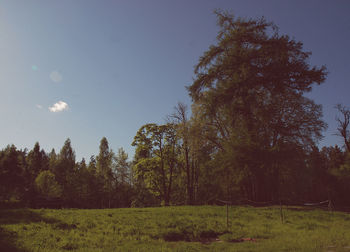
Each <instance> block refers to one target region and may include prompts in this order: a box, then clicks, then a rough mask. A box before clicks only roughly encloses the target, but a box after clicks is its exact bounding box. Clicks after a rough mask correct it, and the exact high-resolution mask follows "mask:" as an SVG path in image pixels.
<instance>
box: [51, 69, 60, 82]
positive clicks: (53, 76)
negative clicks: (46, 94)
mask: <svg viewBox="0 0 350 252" xmlns="http://www.w3.org/2000/svg"><path fill="white" fill-rule="evenodd" d="M50 79H51V80H52V81H53V82H56V83H59V82H61V81H62V74H60V73H59V72H57V71H52V72H51V73H50Z"/></svg>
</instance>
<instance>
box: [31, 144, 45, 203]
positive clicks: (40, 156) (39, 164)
mask: <svg viewBox="0 0 350 252" xmlns="http://www.w3.org/2000/svg"><path fill="white" fill-rule="evenodd" d="M26 162H27V165H26V168H27V169H26V190H27V192H26V198H27V200H29V201H31V200H33V199H34V198H35V179H36V177H37V176H38V174H39V173H40V172H41V171H43V170H44V169H47V160H46V154H45V152H44V151H40V145H39V143H38V142H36V143H35V145H34V148H33V150H31V151H30V152H29V153H28V155H27V156H26Z"/></svg>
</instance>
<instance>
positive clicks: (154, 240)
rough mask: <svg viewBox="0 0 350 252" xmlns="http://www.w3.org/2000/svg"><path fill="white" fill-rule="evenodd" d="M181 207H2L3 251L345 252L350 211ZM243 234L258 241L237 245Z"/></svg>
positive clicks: (349, 233)
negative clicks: (282, 218)
mask: <svg viewBox="0 0 350 252" xmlns="http://www.w3.org/2000/svg"><path fill="white" fill-rule="evenodd" d="M284 214H285V221H284V223H283V224H282V223H281V220H280V210H279V208H278V207H266V208H253V207H231V208H230V209H229V215H230V218H229V227H228V228H227V227H226V210H225V207H219V206H196V207H190V206H184V207H163V208H131V209H130V208H129V209H104V210H79V209H63V210H51V209H39V210H33V209H13V210H0V251H69V250H71V251H349V252H350V214H347V213H341V212H334V213H331V212H327V211H323V210H307V209H302V208H293V209H285V210H284ZM241 238H253V239H255V241H244V242H239V241H240V239H241Z"/></svg>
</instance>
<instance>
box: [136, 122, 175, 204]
mask: <svg viewBox="0 0 350 252" xmlns="http://www.w3.org/2000/svg"><path fill="white" fill-rule="evenodd" d="M132 145H133V146H136V154H135V160H136V164H135V165H134V171H133V172H134V176H135V178H136V180H142V181H143V182H144V183H145V186H146V188H147V189H148V190H150V191H151V192H152V193H153V194H154V195H156V196H157V197H158V198H159V199H160V200H161V201H162V203H163V204H164V205H166V206H167V205H169V203H170V201H171V195H172V185H173V177H174V174H175V171H176V167H177V159H176V155H177V152H178V147H177V137H176V131H175V128H174V125H172V124H165V125H157V124H146V125H144V126H142V127H141V128H140V129H139V130H138V132H137V134H136V136H135V138H134V141H133V143H132Z"/></svg>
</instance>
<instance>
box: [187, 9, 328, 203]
mask: <svg viewBox="0 0 350 252" xmlns="http://www.w3.org/2000/svg"><path fill="white" fill-rule="evenodd" d="M215 13H216V15H217V17H218V25H219V27H220V30H219V33H218V36H217V44H215V45H212V46H210V48H209V50H208V51H206V52H205V53H204V55H203V56H202V57H201V58H200V60H199V63H198V64H197V65H196V67H195V75H196V76H195V79H194V82H193V84H192V85H190V86H189V87H188V90H189V94H190V96H191V98H192V100H193V102H194V103H195V104H196V106H197V107H198V108H199V109H198V113H200V115H201V118H202V120H203V121H204V122H205V127H203V129H204V130H205V131H206V138H207V139H208V140H209V141H211V142H212V143H213V144H214V145H215V146H216V149H217V152H216V153H217V159H218V162H219V163H220V166H221V167H223V168H224V169H223V172H222V175H223V176H224V178H225V179H226V181H227V182H226V186H227V187H232V183H231V182H230V181H232V178H230V176H231V175H233V176H235V174H240V175H239V176H241V177H242V179H241V182H242V185H243V187H244V188H245V193H246V194H247V196H248V197H249V198H252V199H267V198H269V199H276V200H277V199H278V198H279V197H280V191H281V190H280V186H281V181H282V176H283V174H282V172H281V169H283V168H284V167H287V166H288V163H286V162H285V159H281V158H280V157H281V156H283V155H280V154H281V153H284V152H288V153H293V148H294V149H295V150H297V149H298V148H299V147H300V146H303V148H306V147H310V149H311V146H313V145H314V143H315V142H317V141H318V140H319V139H320V138H321V137H322V131H323V130H324V129H325V128H326V124H325V123H324V122H323V121H322V119H321V117H322V108H321V106H320V105H317V104H315V103H314V102H313V101H312V100H311V99H309V98H307V97H305V96H304V94H305V93H306V92H309V91H310V90H311V89H312V85H313V84H321V83H322V82H323V81H324V80H325V77H326V74H327V73H326V69H325V67H324V66H322V67H316V66H310V65H309V63H308V59H309V57H310V55H311V53H310V52H305V51H303V49H302V43H301V42H297V41H295V40H293V39H291V38H290V37H289V36H287V35H280V34H279V32H278V28H277V27H276V26H275V25H274V24H273V23H270V22H267V21H266V20H265V19H264V18H261V19H249V20H245V19H241V18H234V17H233V16H232V15H230V14H228V13H226V12H221V11H216V12H215ZM292 146H294V147H293V148H292ZM214 154H215V153H214ZM233 171H234V172H233ZM227 178H230V179H227ZM243 182H244V183H243ZM271 183H272V184H271ZM271 185H272V186H271ZM266 188H270V192H268V193H267V192H266ZM228 189H229V188H228ZM264 189H265V191H264ZM227 193H228V194H229V190H227Z"/></svg>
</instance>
